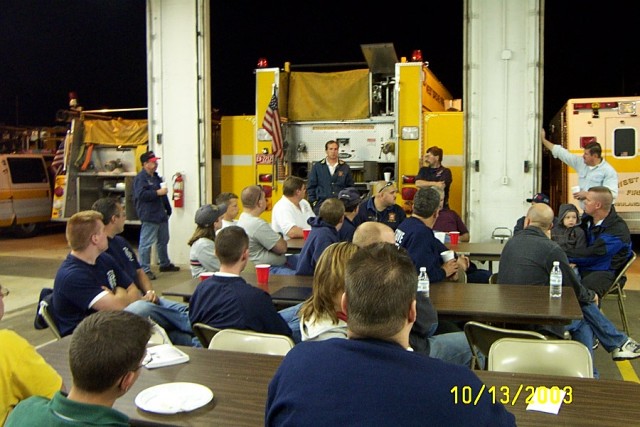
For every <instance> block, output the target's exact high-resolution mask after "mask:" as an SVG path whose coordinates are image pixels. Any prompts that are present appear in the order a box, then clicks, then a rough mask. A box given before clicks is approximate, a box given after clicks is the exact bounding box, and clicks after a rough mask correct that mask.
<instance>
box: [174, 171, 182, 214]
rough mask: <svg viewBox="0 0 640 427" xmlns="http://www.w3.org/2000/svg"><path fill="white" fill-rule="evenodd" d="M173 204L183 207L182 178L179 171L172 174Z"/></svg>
mask: <svg viewBox="0 0 640 427" xmlns="http://www.w3.org/2000/svg"><path fill="white" fill-rule="evenodd" d="M173 206H174V207H176V208H183V207H184V178H182V174H181V173H180V172H176V174H175V175H173Z"/></svg>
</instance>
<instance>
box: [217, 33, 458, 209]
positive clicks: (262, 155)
mask: <svg viewBox="0 0 640 427" xmlns="http://www.w3.org/2000/svg"><path fill="white" fill-rule="evenodd" d="M361 47H362V52H363V54H364V57H365V59H366V65H367V66H368V67H367V68H359V69H347V70H344V71H330V72H309V71H295V70H296V69H298V67H295V66H292V65H290V64H289V63H287V64H285V67H284V70H281V69H279V68H261V69H257V70H256V114H255V116H227V117H222V122H221V150H222V152H221V154H222V160H221V189H222V191H230V192H234V193H236V194H239V193H240V191H241V190H242V189H243V188H244V187H245V186H247V185H252V184H260V185H262V186H263V188H265V192H266V194H267V198H268V202H269V203H268V205H269V206H271V203H275V201H277V200H278V199H279V198H280V197H281V195H282V192H281V188H280V187H281V182H282V180H283V179H284V178H286V176H288V175H290V174H292V175H295V176H300V177H302V178H307V174H308V173H309V171H310V170H311V167H312V165H313V163H315V162H317V161H319V160H322V159H323V158H324V157H325V152H324V144H325V142H326V141H328V140H335V141H337V142H338V144H339V157H340V158H341V159H342V160H344V161H345V162H347V163H348V164H349V166H350V167H351V170H352V173H353V176H354V181H355V182H356V187H358V188H359V189H361V190H362V192H363V193H364V192H366V191H367V188H368V185H367V184H368V183H369V182H371V181H376V180H382V179H383V177H384V173H385V172H390V173H391V176H392V179H393V180H394V181H396V183H397V185H398V188H399V193H398V194H399V195H398V199H399V200H398V203H399V204H400V205H401V206H404V207H405V209H406V210H407V211H410V210H411V207H412V204H411V200H412V199H413V194H414V193H415V176H416V174H417V173H418V169H419V168H420V166H421V165H422V155H423V154H424V152H425V150H426V149H427V148H428V147H430V146H433V145H437V146H439V147H441V148H443V150H444V153H445V154H444V160H443V164H444V165H445V166H447V167H449V168H450V169H451V171H452V174H453V184H452V186H451V192H450V199H449V200H450V205H451V208H452V209H454V210H456V211H457V212H458V213H461V214H462V212H461V209H462V197H463V191H462V184H463V179H464V177H463V171H464V167H463V165H464V160H463V117H462V112H460V111H459V110H460V107H461V106H460V102H459V100H458V101H454V100H453V99H452V96H451V94H450V93H449V91H448V90H447V89H446V88H445V87H444V85H443V84H442V83H441V82H440V81H439V80H438V79H437V78H436V76H435V75H434V74H433V72H431V70H430V69H429V68H428V65H427V64H426V63H424V62H422V61H421V60H418V61H415V62H407V61H406V60H405V59H404V58H402V60H401V61H398V59H397V56H396V53H395V49H394V47H393V45H392V44H388V43H384V44H374V45H362V46H361ZM332 65H333V66H335V65H336V64H332ZM303 68H305V67H302V66H301V67H300V69H303ZM334 69H335V68H334ZM274 93H275V94H276V95H277V97H278V101H279V113H280V116H281V117H282V121H283V135H284V147H285V149H284V158H283V159H278V158H277V157H276V156H274V155H273V152H272V141H271V137H270V135H269V134H268V133H267V132H266V131H265V130H264V129H263V128H262V121H263V118H264V115H265V112H266V110H267V107H268V105H269V103H270V100H271V98H272V96H273V94H274ZM456 107H457V108H456ZM265 217H266V218H265V219H270V212H269V211H267V213H266V214H265Z"/></svg>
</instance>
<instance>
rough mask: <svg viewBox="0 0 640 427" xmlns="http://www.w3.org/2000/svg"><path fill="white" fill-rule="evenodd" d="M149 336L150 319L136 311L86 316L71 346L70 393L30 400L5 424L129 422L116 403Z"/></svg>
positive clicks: (137, 373)
mask: <svg viewBox="0 0 640 427" xmlns="http://www.w3.org/2000/svg"><path fill="white" fill-rule="evenodd" d="M150 337H151V324H150V323H149V321H148V320H146V319H143V318H141V317H138V316H135V315H133V314H131V313H126V312H121V311H105V312H101V313H96V314H93V315H91V316H89V317H87V318H86V319H84V320H83V321H82V322H81V323H80V325H79V326H78V328H77V329H76V332H75V333H74V334H73V337H71V343H70V344H69V366H70V368H71V376H72V378H73V383H72V384H71V390H69V394H66V395H65V394H63V393H61V392H57V393H56V394H55V396H53V399H51V400H49V399H46V398H44V397H40V396H36V397H32V398H30V399H27V400H25V401H23V402H22V403H20V404H19V405H18V406H16V408H15V409H14V411H13V412H12V413H11V415H9V418H8V419H7V423H6V424H5V426H14V427H15V426H62V425H84V426H89V425H91V426H107V425H108V426H128V425H129V418H128V417H127V416H126V415H125V414H123V413H122V412H119V411H117V410H115V409H113V404H114V403H115V401H116V400H117V399H118V398H120V397H122V396H124V394H125V393H126V392H127V391H129V389H130V388H131V387H132V386H133V384H134V383H135V382H136V380H137V379H138V377H139V376H140V369H141V368H142V366H143V365H144V361H145V353H146V346H147V342H148V341H149V338H150Z"/></svg>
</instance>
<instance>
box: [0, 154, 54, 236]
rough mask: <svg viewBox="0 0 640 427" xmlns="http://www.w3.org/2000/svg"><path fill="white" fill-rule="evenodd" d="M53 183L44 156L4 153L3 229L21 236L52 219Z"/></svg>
mask: <svg viewBox="0 0 640 427" xmlns="http://www.w3.org/2000/svg"><path fill="white" fill-rule="evenodd" d="M51 200H52V191H51V182H50V180H49V172H48V170H47V164H46V162H45V158H44V157H43V156H42V155H40V154H0V228H7V227H10V228H11V230H12V231H13V232H14V233H15V234H16V235H18V236H20V237H29V236H33V235H35V234H37V233H38V231H39V230H40V228H41V226H42V225H43V224H44V223H47V222H49V221H50V219H51Z"/></svg>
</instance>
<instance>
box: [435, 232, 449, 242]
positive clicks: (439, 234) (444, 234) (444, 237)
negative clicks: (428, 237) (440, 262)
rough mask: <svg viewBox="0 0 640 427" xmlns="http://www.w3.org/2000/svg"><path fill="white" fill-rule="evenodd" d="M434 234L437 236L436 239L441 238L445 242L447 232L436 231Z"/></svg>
mask: <svg viewBox="0 0 640 427" xmlns="http://www.w3.org/2000/svg"><path fill="white" fill-rule="evenodd" d="M433 234H434V235H435V236H436V239H438V240H440V241H441V242H442V243H443V244H444V240H445V239H446V236H447V233H445V232H442V231H436V232H435V233H433Z"/></svg>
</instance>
